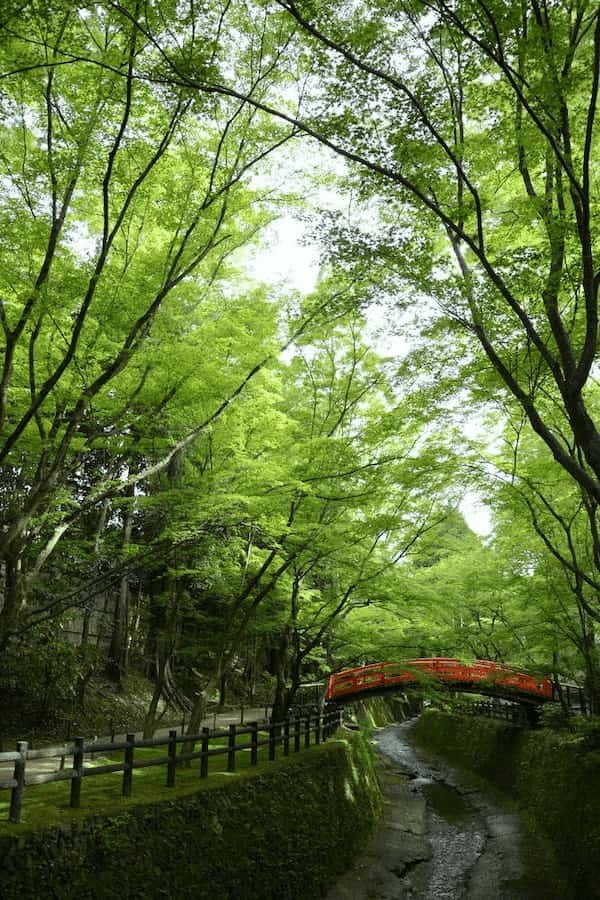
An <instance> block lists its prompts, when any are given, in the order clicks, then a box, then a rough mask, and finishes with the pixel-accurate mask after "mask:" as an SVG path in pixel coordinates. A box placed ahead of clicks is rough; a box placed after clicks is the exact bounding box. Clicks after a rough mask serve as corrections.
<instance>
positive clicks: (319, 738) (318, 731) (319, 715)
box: [315, 713, 321, 744]
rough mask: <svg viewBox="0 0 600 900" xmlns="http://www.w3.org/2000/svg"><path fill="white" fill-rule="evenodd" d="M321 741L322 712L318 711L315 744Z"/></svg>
mask: <svg viewBox="0 0 600 900" xmlns="http://www.w3.org/2000/svg"><path fill="white" fill-rule="evenodd" d="M320 743H321V713H317V721H316V723H315V744H320Z"/></svg>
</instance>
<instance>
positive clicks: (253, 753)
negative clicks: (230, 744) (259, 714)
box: [250, 722, 258, 766]
mask: <svg viewBox="0 0 600 900" xmlns="http://www.w3.org/2000/svg"><path fill="white" fill-rule="evenodd" d="M250 728H251V729H252V731H251V732H250V743H251V744H252V746H251V747H250V765H251V766H255V765H256V764H257V763H258V722H250Z"/></svg>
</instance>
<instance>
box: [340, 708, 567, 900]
mask: <svg viewBox="0 0 600 900" xmlns="http://www.w3.org/2000/svg"><path fill="white" fill-rule="evenodd" d="M413 724H414V722H411V721H409V722H403V723H401V724H399V725H392V726H389V727H387V728H383V729H380V730H379V731H378V732H377V733H376V735H375V740H376V742H377V748H378V750H379V752H380V753H381V755H382V762H383V781H384V795H385V811H384V816H383V822H382V824H381V826H380V827H379V830H378V832H377V834H376V835H375V837H374V839H373V841H372V842H371V844H370V846H369V847H368V848H367V850H366V851H365V854H364V856H363V857H362V858H361V859H359V860H358V861H357V863H356V865H355V866H354V867H353V869H352V870H351V871H350V872H348V873H346V875H344V876H343V878H342V879H341V880H340V881H339V882H338V883H337V885H336V886H335V887H334V888H333V890H332V891H330V892H329V894H328V895H327V900H403V898H411V900H421V898H422V900H569V898H570V893H569V891H568V889H567V887H566V886H565V884H564V883H561V879H560V878H559V877H558V874H557V871H556V867H555V865H554V862H553V860H552V858H551V856H550V854H549V852H548V849H547V848H546V847H545V846H543V845H542V843H541V842H540V841H538V840H537V839H536V838H534V837H533V836H532V835H531V834H530V833H529V832H528V831H527V829H526V828H525V826H524V824H523V822H522V821H521V819H520V817H519V815H518V813H517V812H515V811H514V809H512V808H510V806H509V805H508V804H507V801H506V800H505V799H504V798H502V797H501V796H499V795H498V794H497V793H496V792H495V791H493V789H492V788H491V787H488V786H487V785H485V784H484V783H483V782H482V781H481V779H478V778H476V777H475V776H470V775H469V774H468V773H465V772H464V771H460V772H459V771H458V770H457V769H455V768H453V767H452V766H451V765H449V764H448V763H447V762H445V761H444V760H442V759H441V758H440V757H437V756H433V755H432V754H429V753H426V752H425V751H423V750H421V749H420V748H417V747H416V746H415V745H414V744H413V742H412V740H411V738H410V729H411V726H412V725H413Z"/></svg>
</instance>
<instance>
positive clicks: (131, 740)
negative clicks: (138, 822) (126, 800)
mask: <svg viewBox="0 0 600 900" xmlns="http://www.w3.org/2000/svg"><path fill="white" fill-rule="evenodd" d="M125 740H126V741H127V746H126V748H125V760H124V764H125V768H124V769H123V788H122V794H123V796H124V797H131V785H132V782H133V753H134V749H135V734H134V733H133V732H129V734H128V735H127V736H126V738H125Z"/></svg>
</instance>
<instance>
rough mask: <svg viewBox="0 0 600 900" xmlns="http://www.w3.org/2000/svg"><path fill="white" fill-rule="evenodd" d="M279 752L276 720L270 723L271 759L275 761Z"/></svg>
mask: <svg viewBox="0 0 600 900" xmlns="http://www.w3.org/2000/svg"><path fill="white" fill-rule="evenodd" d="M276 754H277V726H276V725H275V723H274V722H270V723H269V760H270V762H273V760H274V759H275V756H276Z"/></svg>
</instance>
